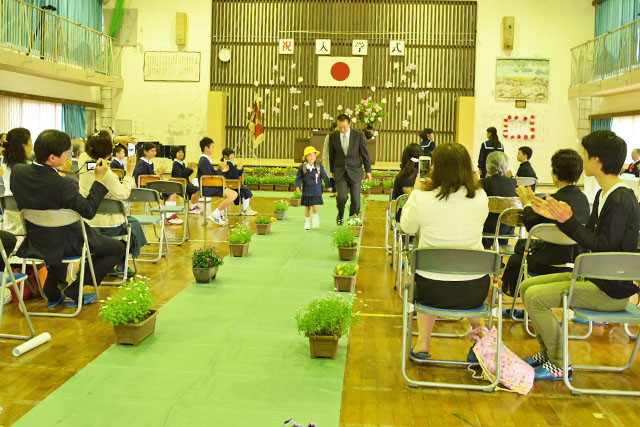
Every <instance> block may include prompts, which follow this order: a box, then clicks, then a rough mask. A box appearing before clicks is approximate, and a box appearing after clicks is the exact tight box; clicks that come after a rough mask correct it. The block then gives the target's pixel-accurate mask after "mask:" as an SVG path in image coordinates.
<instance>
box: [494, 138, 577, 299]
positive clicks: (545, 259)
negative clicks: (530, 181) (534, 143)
mask: <svg viewBox="0 0 640 427" xmlns="http://www.w3.org/2000/svg"><path fill="white" fill-rule="evenodd" d="M580 175H582V156H580V154H578V152H577V151H575V150H570V149H562V150H558V151H556V152H555V154H554V155H553V157H551V178H552V179H553V183H554V184H555V186H556V187H557V188H558V191H556V192H555V193H554V194H553V198H554V199H556V200H561V201H563V202H566V203H567V204H568V205H569V206H571V210H572V211H573V215H574V216H575V218H576V219H577V220H578V221H579V222H580V224H585V223H586V222H587V220H588V219H589V201H588V200H587V196H585V195H584V193H583V192H582V191H581V190H580V189H579V188H578V187H577V186H576V182H578V179H579V178H580ZM517 193H518V197H519V198H520V201H521V202H522V206H524V209H523V210H522V219H523V222H524V226H525V227H526V229H527V231H530V230H531V229H532V228H533V227H534V226H536V225H538V224H542V223H555V221H552V220H550V219H547V218H545V217H543V216H541V215H538V214H537V213H535V212H534V211H533V209H532V208H531V200H533V198H534V197H535V195H534V194H533V191H532V190H531V188H530V187H526V188H525V187H518V188H517ZM524 247H525V241H524V240H520V241H518V243H517V244H516V247H515V251H516V253H515V254H513V255H511V257H509V261H508V262H507V266H506V268H505V270H504V273H503V274H502V291H503V292H504V293H505V294H507V295H510V296H515V295H514V292H515V289H516V285H517V284H518V274H519V273H520V264H521V263H522V254H523V253H524ZM580 253H581V249H580V247H579V246H578V245H573V246H559V245H554V244H552V243H547V242H543V241H541V240H532V241H531V246H530V247H529V254H528V255H527V263H528V270H529V272H531V273H537V274H551V273H562V272H565V271H571V268H565V267H554V266H558V265H561V264H566V263H570V262H573V261H574V260H575V258H576V257H577V256H578V255H580Z"/></svg>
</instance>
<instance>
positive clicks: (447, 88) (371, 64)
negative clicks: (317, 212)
mask: <svg viewBox="0 0 640 427" xmlns="http://www.w3.org/2000/svg"><path fill="white" fill-rule="evenodd" d="M476 6H477V5H476V2H475V1H419V0H402V1H391V0H386V1H375V0H373V1H372V0H350V1H347V0H320V1H318V0H316V1H277V0H271V1H241V0H236V1H214V2H213V8H212V13H213V19H212V46H211V55H212V58H211V90H212V91H225V92H227V93H228V103H227V109H228V110H227V145H230V146H233V145H234V144H235V143H236V142H237V141H239V140H240V138H242V136H244V135H246V124H247V121H248V117H249V114H248V113H247V108H248V107H250V106H251V105H252V104H253V97H254V94H255V93H259V94H260V95H261V96H262V103H261V108H263V109H264V110H265V113H264V115H263V123H264V126H265V142H264V143H263V144H261V145H260V146H259V147H258V149H257V155H258V157H261V158H290V157H291V156H292V153H293V141H294V139H295V138H297V137H305V136H309V135H310V134H311V130H312V129H324V128H328V127H329V126H330V124H331V121H330V120H323V117H322V115H323V113H324V112H327V113H329V114H330V115H331V116H333V117H336V116H337V115H338V114H339V113H340V112H339V111H338V110H337V109H336V107H337V106H338V105H342V106H343V107H344V108H345V109H346V108H350V109H352V110H353V109H354V107H355V105H356V104H357V103H358V102H359V101H360V100H361V99H362V98H363V97H365V96H374V97H375V98H376V99H377V100H380V99H382V98H386V99H387V111H388V112H389V116H388V117H387V119H386V120H385V121H384V122H383V123H382V124H381V125H380V126H379V127H378V128H377V130H378V131H379V135H378V137H377V138H376V139H377V141H378V148H377V151H378V160H379V161H383V162H396V161H398V160H399V159H400V154H401V152H402V149H403V148H404V146H405V145H406V144H407V143H410V142H417V141H418V140H419V138H418V137H417V133H418V132H419V131H420V130H421V129H423V128H424V127H431V128H433V129H434V130H435V132H436V141H438V142H441V141H453V140H455V139H456V138H455V129H456V125H455V117H456V112H455V108H456V99H457V98H458V97H459V96H473V95H474V80H475V75H474V74H475V42H476ZM281 38H293V39H294V40H295V54H294V55H278V40H279V39H281ZM319 38H321V39H331V55H332V56H351V43H352V40H353V39H367V40H368V42H369V44H368V55H367V56H365V57H364V68H363V87H362V88H327V87H319V86H317V70H316V64H317V56H316V54H315V40H316V39H319ZM391 40H405V47H406V54H405V56H404V57H394V56H389V42H390V41H391ZM223 47H224V48H229V49H230V50H231V53H232V58H231V61H230V62H227V63H223V62H221V61H219V60H218V58H217V55H218V51H219V50H220V49H221V48H223ZM395 62H398V63H399V68H398V69H394V63H395ZM410 63H415V64H416V65H417V69H416V70H415V71H413V72H411V73H407V79H406V81H404V82H403V81H402V80H401V76H402V74H403V73H404V69H405V67H406V66H407V65H408V64H410ZM292 64H295V69H292V68H291V66H292ZM274 65H277V66H278V69H277V71H274V69H273V66H274ZM280 76H284V78H285V80H284V82H281V81H280ZM298 77H302V78H303V79H304V80H303V82H302V83H299V82H298ZM270 80H273V82H272V83H271V82H270ZM387 80H388V81H391V82H392V84H393V87H392V88H390V89H387V88H385V82H386V81H387ZM256 81H257V82H258V83H259V85H258V87H256V86H255V85H254V82H256ZM414 81H415V82H417V83H418V88H417V89H413V88H411V83H412V82H414ZM429 83H431V85H432V87H431V88H428V84H429ZM371 86H375V87H376V88H377V90H376V91H375V93H373V92H372V91H371V89H370V88H371ZM291 87H295V88H297V89H298V90H300V91H301V93H300V94H291V93H290V88H291ZM267 88H268V89H269V90H270V91H271V93H270V94H269V95H266V93H265V89H267ZM426 90H428V91H429V93H428V95H427V96H426V98H425V99H424V100H420V99H419V97H418V93H420V92H422V91H426ZM397 97H401V98H402V102H400V103H397V102H396V98H397ZM276 98H280V103H277V102H276ZM317 99H322V100H323V101H324V106H323V107H317V106H316V102H315V101H316V100H317ZM304 101H309V102H310V106H308V107H305V106H304ZM436 103H438V104H439V110H438V111H436V112H430V111H429V108H428V106H433V105H435V104H436ZM294 105H297V106H298V109H297V110H294V109H293V106H294ZM272 107H278V108H280V113H279V114H277V113H275V112H273V111H272ZM343 111H344V110H343ZM409 111H411V112H412V115H411V117H409ZM309 113H313V118H311V119H310V118H309V117H308V114H309ZM404 119H406V120H408V121H409V126H408V127H407V128H404V127H402V124H401V123H402V121H403V120H404ZM354 128H356V129H362V126H361V125H360V124H354Z"/></svg>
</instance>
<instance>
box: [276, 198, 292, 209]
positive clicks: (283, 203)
mask: <svg viewBox="0 0 640 427" xmlns="http://www.w3.org/2000/svg"><path fill="white" fill-rule="evenodd" d="M275 206H276V207H275V210H277V211H286V210H287V209H289V203H287V201H286V200H276V205H275Z"/></svg>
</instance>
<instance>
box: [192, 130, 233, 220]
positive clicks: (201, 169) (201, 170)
mask: <svg viewBox="0 0 640 427" xmlns="http://www.w3.org/2000/svg"><path fill="white" fill-rule="evenodd" d="M200 150H201V151H202V154H201V155H200V161H198V181H200V178H201V177H202V176H203V175H223V173H224V172H225V171H226V170H228V168H229V167H228V166H227V163H226V162H223V163H222V164H221V165H220V169H219V170H216V169H215V168H214V167H213V163H211V158H210V157H209V156H211V155H212V154H213V140H212V139H211V138H209V137H207V136H205V137H204V138H202V139H201V140H200ZM202 196H203V197H222V198H223V199H222V201H221V202H220V204H219V205H218V207H217V208H216V209H215V210H214V211H213V212H211V215H209V217H208V218H209V219H210V220H211V221H213V222H215V223H216V224H218V225H221V226H223V225H227V224H228V223H229V221H227V219H226V217H225V215H224V211H225V209H226V208H227V206H229V205H230V204H231V203H233V202H234V200H236V198H237V197H238V193H236V192H235V191H233V190H230V189H228V188H222V187H202Z"/></svg>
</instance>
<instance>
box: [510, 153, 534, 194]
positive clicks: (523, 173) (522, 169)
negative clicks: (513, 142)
mask: <svg viewBox="0 0 640 427" xmlns="http://www.w3.org/2000/svg"><path fill="white" fill-rule="evenodd" d="M532 155H533V150H532V149H531V147H527V146H523V147H520V148H518V155H517V156H516V160H517V161H519V162H520V166H519V167H518V172H516V176H519V177H523V178H524V177H527V178H535V179H536V180H537V179H538V176H537V175H536V172H535V171H534V170H533V167H531V163H529V160H530V159H531V156H532ZM507 176H508V177H511V171H509V172H508V173H507ZM531 187H532V188H533V190H534V191H535V189H536V186H535V185H532V186H531Z"/></svg>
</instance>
